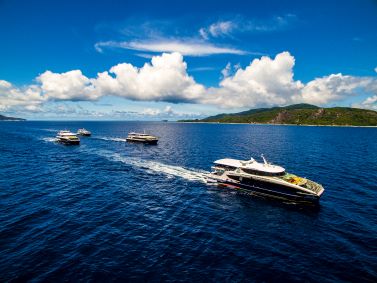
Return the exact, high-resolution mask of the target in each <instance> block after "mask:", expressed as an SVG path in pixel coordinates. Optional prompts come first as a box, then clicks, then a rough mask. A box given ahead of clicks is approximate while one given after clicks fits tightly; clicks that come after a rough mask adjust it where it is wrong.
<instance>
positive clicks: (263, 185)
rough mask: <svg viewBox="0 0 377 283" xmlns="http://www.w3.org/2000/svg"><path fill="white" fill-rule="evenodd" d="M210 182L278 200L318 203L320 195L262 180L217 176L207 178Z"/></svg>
mask: <svg viewBox="0 0 377 283" xmlns="http://www.w3.org/2000/svg"><path fill="white" fill-rule="evenodd" d="M208 180H211V182H212V183H216V184H217V185H218V186H221V187H227V188H231V189H241V190H245V191H248V192H250V193H252V194H255V195H259V196H263V197H269V198H275V199H280V200H287V201H292V202H297V203H311V204H318V202H319V198H320V196H317V195H314V194H307V193H305V192H301V191H298V190H294V189H292V188H290V187H286V186H283V185H279V184H272V183H268V182H262V181H255V180H253V182H251V181H249V182H248V183H244V182H235V181H233V180H230V179H227V180H224V179H218V178H209V179H208Z"/></svg>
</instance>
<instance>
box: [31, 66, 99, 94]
mask: <svg viewBox="0 0 377 283" xmlns="http://www.w3.org/2000/svg"><path fill="white" fill-rule="evenodd" d="M37 81H38V82H40V83H41V89H42V92H43V94H44V95H45V96H46V97H47V98H49V99H56V100H96V99H97V98H98V95H97V93H96V92H93V87H92V85H91V81H90V80H89V79H88V78H87V77H86V76H84V75H83V74H82V73H81V71H80V70H73V71H69V72H66V73H61V74H58V73H52V72H51V71H46V72H44V73H43V74H41V75H40V76H39V77H37Z"/></svg>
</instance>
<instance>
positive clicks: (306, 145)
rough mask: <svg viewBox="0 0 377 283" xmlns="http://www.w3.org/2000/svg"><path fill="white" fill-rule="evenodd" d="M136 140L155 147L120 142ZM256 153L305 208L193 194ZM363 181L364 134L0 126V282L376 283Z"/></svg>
mask: <svg viewBox="0 0 377 283" xmlns="http://www.w3.org/2000/svg"><path fill="white" fill-rule="evenodd" d="M82 127H85V128H87V129H88V130H90V131H92V133H93V135H92V137H88V138H86V137H82V138H81V144H80V145H79V146H64V145H61V144H57V143H56V142H55V141H54V137H55V135H56V132H57V131H58V130H61V129H69V130H72V131H76V130H77V129H78V128H82ZM144 130H145V131H147V132H149V133H152V134H154V135H157V136H158V137H160V141H159V143H158V145H155V146H153V145H143V144H134V143H126V142H125V138H126V136H127V133H128V132H130V131H144ZM261 154H264V156H265V157H266V158H267V160H268V161H270V162H272V163H275V164H278V165H281V166H283V167H285V168H286V169H287V171H288V172H292V173H295V174H297V175H300V176H303V177H307V178H309V179H311V180H314V181H316V182H318V183H320V184H322V185H323V186H324V188H325V192H324V194H323V195H322V198H321V200H320V205H319V207H316V208H313V207H306V206H302V205H300V206H298V205H295V204H292V203H283V202H279V201H274V200H270V199H264V198H260V197H256V196H252V195H250V194H247V193H245V192H242V191H237V190H232V189H226V188H220V187H216V186H210V185H207V184H206V183H205V180H204V174H206V173H207V172H208V171H209V170H210V167H211V165H212V162H213V161H214V160H216V159H220V158H225V157H230V158H237V159H245V160H246V159H249V158H250V157H254V158H255V159H257V160H259V161H261V158H260V155H261ZM376 177H377V129H376V128H356V127H355V128H352V127H305V126H269V125H230V124H184V123H173V122H168V123H164V122H60V121H59V122H56V121H54V122H46V121H43V122H42V121H26V122H0V281H1V282H8V281H9V282H25V281H29V282H41V281H45V282H46V281H48V282H61V281H74V282H78V281H79V282H80V281H85V282H88V281H89V282H125V281H128V282H129V281H131V282H140V281H142V282H161V281H174V282H177V281H184V282H187V281H191V282H271V281H279V282H301V281H306V282H342V281H343V282H376V280H377V185H376V179H377V178H376Z"/></svg>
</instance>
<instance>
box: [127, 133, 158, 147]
mask: <svg viewBox="0 0 377 283" xmlns="http://www.w3.org/2000/svg"><path fill="white" fill-rule="evenodd" d="M126 141H128V142H140V143H146V144H157V142H158V138H157V137H155V136H152V135H149V134H146V133H134V132H131V133H129V134H128V136H127V138H126Z"/></svg>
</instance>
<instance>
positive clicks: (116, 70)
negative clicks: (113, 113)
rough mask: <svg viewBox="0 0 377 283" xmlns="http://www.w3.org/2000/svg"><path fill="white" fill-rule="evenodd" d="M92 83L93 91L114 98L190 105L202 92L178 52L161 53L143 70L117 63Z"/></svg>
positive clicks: (201, 88)
mask: <svg viewBox="0 0 377 283" xmlns="http://www.w3.org/2000/svg"><path fill="white" fill-rule="evenodd" d="M110 73H112V74H113V75H114V76H111V75H110V74H109V73H108V72H103V73H99V74H98V78H97V79H95V80H93V86H94V88H95V91H96V92H99V93H100V94H102V95H109V94H110V95H117V96H122V97H125V98H128V99H133V100H148V101H170V102H185V101H186V102H189V101H196V100H198V99H199V98H200V97H201V96H203V95H204V93H205V88H204V86H202V85H200V84H197V83H196V82H195V81H194V79H193V78H192V77H191V76H189V75H188V74H187V65H186V63H185V62H184V61H183V57H182V55H180V54H179V53H171V54H167V53H164V54H162V55H161V56H155V57H153V58H152V61H151V64H149V63H146V64H145V65H144V66H143V67H142V68H137V67H134V66H132V65H131V64H126V63H123V64H118V65H116V66H114V67H112V68H111V69H110Z"/></svg>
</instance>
